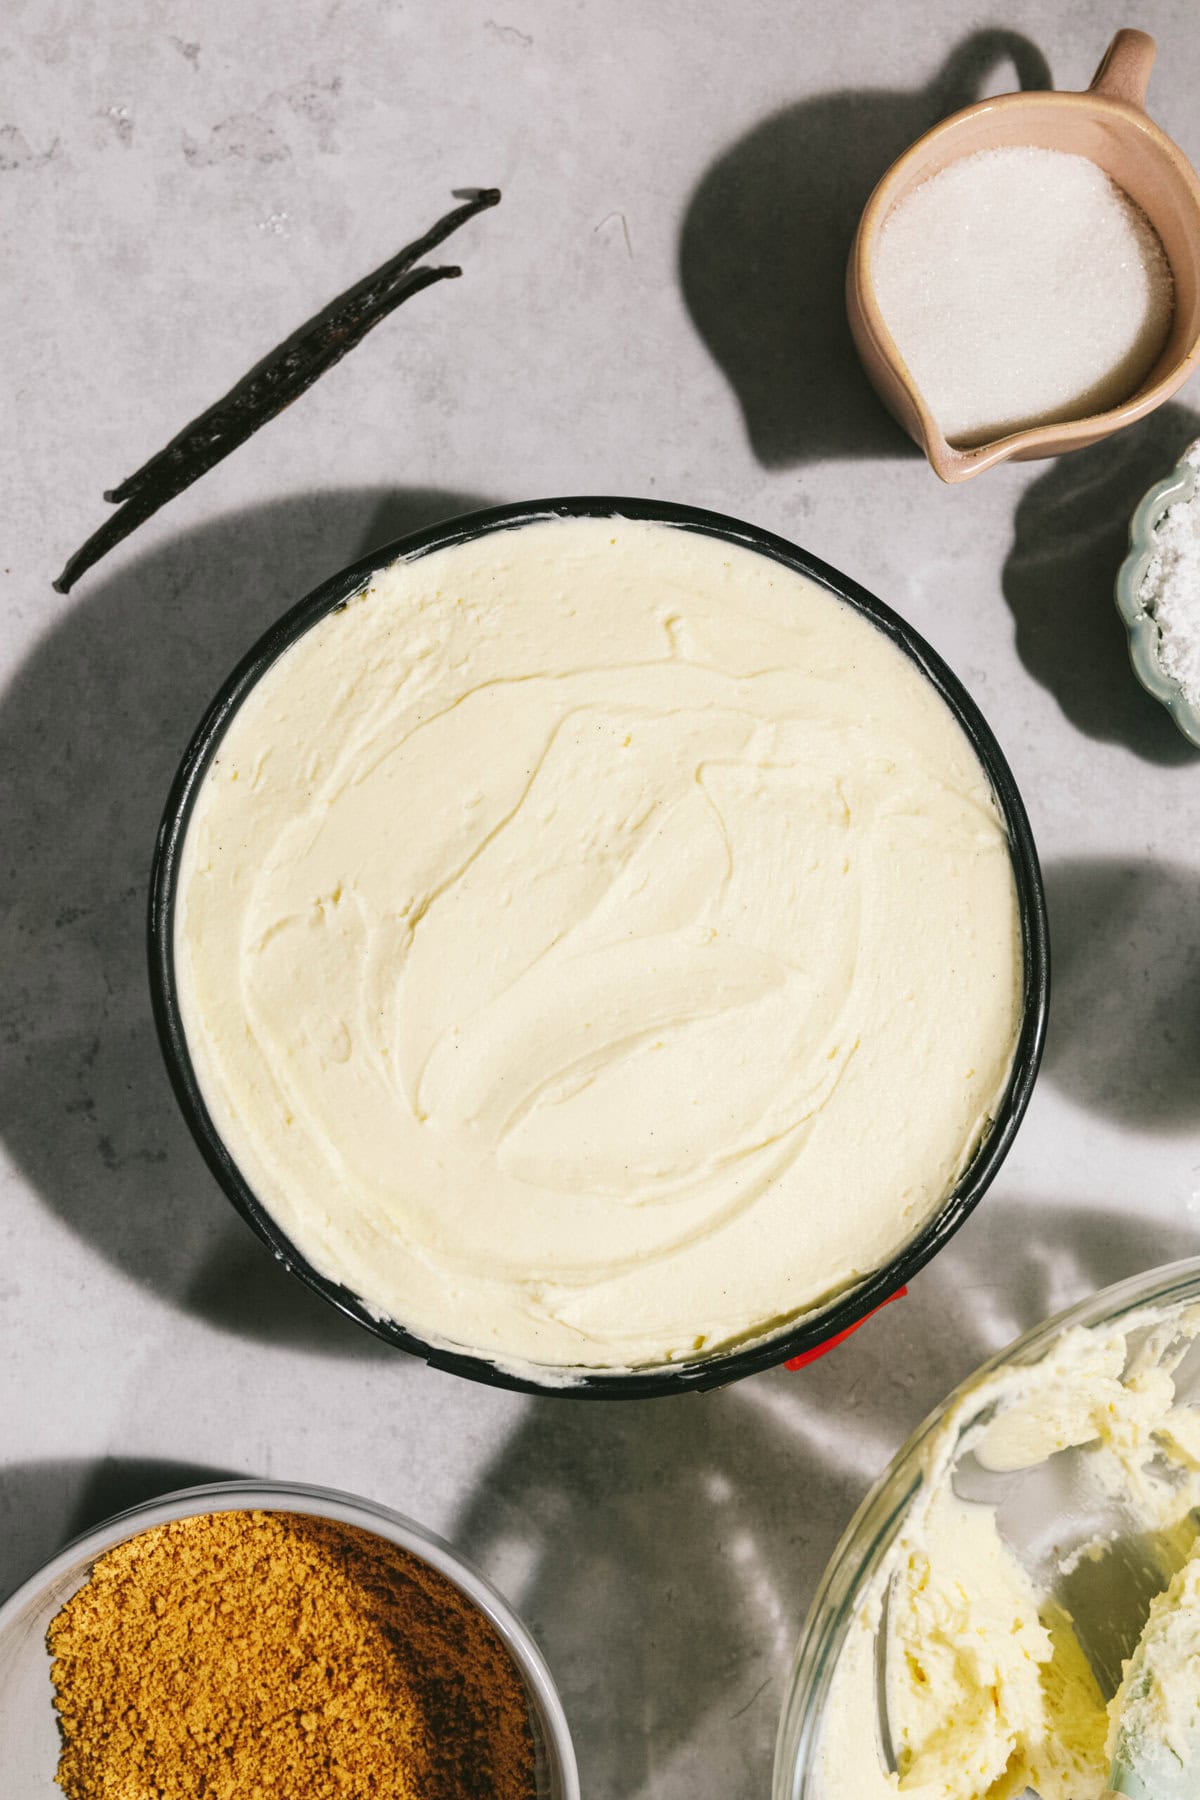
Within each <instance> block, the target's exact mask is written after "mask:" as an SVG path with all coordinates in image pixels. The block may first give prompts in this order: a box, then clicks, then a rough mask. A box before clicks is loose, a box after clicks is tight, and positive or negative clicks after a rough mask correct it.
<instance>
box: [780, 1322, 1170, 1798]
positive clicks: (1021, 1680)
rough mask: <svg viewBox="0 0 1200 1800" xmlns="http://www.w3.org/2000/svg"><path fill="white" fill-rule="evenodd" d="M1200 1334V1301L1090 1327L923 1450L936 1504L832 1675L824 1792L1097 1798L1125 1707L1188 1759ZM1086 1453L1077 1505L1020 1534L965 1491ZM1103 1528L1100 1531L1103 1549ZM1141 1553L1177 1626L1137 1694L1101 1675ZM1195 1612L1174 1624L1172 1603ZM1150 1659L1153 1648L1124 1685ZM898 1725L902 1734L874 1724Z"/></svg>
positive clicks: (922, 1505) (905, 1529) (888, 1567)
mask: <svg viewBox="0 0 1200 1800" xmlns="http://www.w3.org/2000/svg"><path fill="white" fill-rule="evenodd" d="M1198 1335H1200V1310H1197V1309H1190V1310H1189V1311H1188V1312H1186V1313H1184V1314H1182V1315H1180V1314H1179V1313H1175V1314H1171V1315H1168V1316H1165V1317H1163V1316H1157V1315H1153V1314H1144V1315H1138V1316H1135V1317H1133V1318H1131V1319H1129V1320H1128V1321H1127V1322H1125V1323H1124V1324H1123V1326H1122V1327H1121V1328H1120V1329H1111V1328H1110V1329H1106V1330H1100V1329H1096V1330H1085V1329H1082V1328H1079V1329H1076V1330H1073V1331H1070V1332H1068V1333H1067V1334H1065V1335H1064V1337H1063V1338H1062V1339H1061V1340H1059V1341H1058V1343H1056V1344H1055V1345H1054V1346H1053V1348H1052V1349H1051V1351H1050V1352H1049V1353H1048V1354H1047V1356H1046V1357H1045V1358H1044V1359H1043V1360H1042V1361H1041V1362H1039V1363H1037V1364H1034V1365H1033V1366H1031V1367H1030V1366H1027V1367H1012V1366H1010V1367H1008V1368H1006V1369H1004V1370H1003V1371H1002V1372H1001V1373H999V1374H996V1375H992V1376H988V1377H985V1378H983V1379H982V1380H981V1381H980V1382H978V1383H976V1384H974V1385H972V1386H970V1387H968V1388H967V1389H966V1390H965V1392H964V1393H963V1394H962V1395H961V1396H960V1397H959V1399H958V1400H957V1401H956V1402H955V1404H954V1406H953V1407H952V1409H951V1411H950V1413H949V1414H948V1416H947V1418H946V1419H945V1421H944V1422H943V1423H942V1425H941V1426H940V1427H939V1428H938V1430H937V1431H936V1432H935V1433H934V1435H933V1436H932V1437H931V1439H930V1440H929V1441H928V1443H927V1445H926V1447H925V1451H924V1455H923V1457H922V1470H921V1474H922V1482H921V1487H920V1490H919V1492H918V1495H917V1498H916V1500H915V1502H914V1503H913V1505H912V1507H911V1509H910V1511H909V1513H908V1515H907V1517H906V1518H905V1520H904V1523H903V1525H902V1527H901V1529H900V1532H899V1534H898V1536H897V1538H896V1540H895V1542H894V1544H893V1545H892V1547H891V1549H890V1551H889V1552H888V1554H887V1556H886V1557H885V1559H884V1561H883V1564H882V1566H881V1568H880V1570H879V1571H878V1573H877V1575H876V1576H875V1578H874V1580H873V1581H872V1583H871V1586H870V1588H869V1591H868V1592H867V1594H866V1596H865V1597H864V1599H863V1601H862V1602H861V1604H860V1606H859V1609H858V1612H857V1614H856V1616H855V1619H854V1622H853V1624H852V1625H851V1628H850V1631H849V1634H848V1637H847V1639H846V1642H845V1645H844V1648H843V1651H842V1653H841V1656H840V1659H839V1662H838V1665H837V1668H836V1670H835V1673H834V1678H833V1684H832V1687H831V1691H830V1695H829V1700H828V1705H827V1711H826V1716H825V1725H824V1731H823V1737H822V1742H821V1746H820V1752H819V1777H818V1779H817V1782H816V1789H815V1791H816V1793H817V1794H819V1795H820V1797H821V1800H835V1796H836V1797H838V1800H841V1797H842V1796H845V1795H848V1794H853V1795H854V1796H855V1800H886V1797H887V1796H889V1795H896V1794H903V1795H907V1796H911V1797H912V1800H1017V1797H1018V1796H1020V1795H1023V1794H1024V1793H1025V1792H1026V1790H1027V1789H1029V1790H1031V1791H1032V1792H1033V1793H1035V1794H1037V1795H1038V1796H1039V1797H1040V1800H1100V1797H1101V1796H1102V1795H1104V1794H1106V1793H1107V1791H1108V1774H1109V1766H1110V1760H1111V1757H1112V1753H1113V1746H1114V1742H1115V1738H1116V1724H1117V1720H1118V1718H1119V1717H1121V1716H1122V1715H1123V1716H1124V1721H1125V1729H1126V1730H1127V1731H1128V1730H1133V1731H1134V1732H1139V1731H1140V1732H1141V1733H1142V1734H1143V1736H1144V1737H1149V1738H1154V1739H1156V1740H1157V1741H1165V1742H1167V1743H1168V1744H1176V1745H1181V1746H1182V1747H1183V1753H1184V1754H1187V1752H1188V1748H1189V1746H1188V1744H1187V1742H1186V1740H1185V1728H1186V1727H1188V1726H1191V1725H1192V1724H1193V1722H1194V1719H1195V1712H1196V1695H1197V1685H1198V1683H1197V1666H1198V1664H1197V1660H1196V1658H1197V1654H1198V1651H1197V1646H1198V1644H1200V1627H1198V1626H1197V1621H1196V1616H1195V1614H1194V1612H1189V1607H1188V1601H1189V1598H1190V1597H1194V1596H1195V1595H1196V1594H1197V1593H1200V1585H1198V1584H1200V1563H1197V1562H1196V1561H1195V1560H1194V1555H1195V1552H1196V1550H1197V1525H1196V1520H1195V1516H1194V1509H1195V1508H1196V1507H1197V1505H1198V1504H1200V1410H1198V1409H1197V1408H1196V1407H1195V1406H1193V1405H1189V1404H1184V1403H1183V1402H1182V1401H1181V1400H1180V1398H1179V1396H1178V1395H1177V1393H1176V1374H1177V1371H1178V1367H1179V1364H1180V1363H1181V1362H1182V1360H1183V1358H1184V1357H1185V1355H1186V1354H1187V1353H1188V1351H1189V1350H1190V1349H1191V1347H1192V1345H1193V1344H1194V1343H1195V1340H1196V1338H1197V1336H1198ZM1193 1383H1194V1378H1193ZM1069 1450H1076V1451H1080V1450H1081V1451H1083V1452H1084V1453H1085V1454H1084V1456H1083V1458H1082V1461H1081V1463H1080V1465H1079V1467H1078V1468H1077V1469H1075V1471H1074V1472H1073V1473H1072V1474H1071V1475H1070V1476H1069V1477H1068V1478H1067V1479H1068V1481H1069V1483H1070V1484H1071V1485H1070V1487H1069V1495H1070V1504H1069V1505H1067V1504H1063V1505H1062V1507H1061V1513H1056V1512H1055V1510H1054V1508H1053V1507H1045V1508H1044V1511H1043V1513H1042V1516H1041V1517H1040V1518H1039V1517H1038V1515H1037V1510H1036V1502H1035V1507H1034V1512H1033V1516H1032V1518H1031V1517H1030V1516H1029V1507H1028V1504H1027V1505H1026V1516H1025V1517H1024V1520H1023V1523H1022V1524H1020V1525H1019V1526H1018V1527H1017V1529H1016V1533H1015V1536H1014V1524H1013V1520H1014V1519H1020V1514H1019V1513H1018V1512H1016V1511H1014V1512H1013V1513H1012V1516H1011V1517H1009V1516H1007V1515H1006V1516H1005V1517H1004V1518H1002V1516H1001V1511H1000V1505H1001V1503H1000V1501H999V1500H998V1499H997V1501H996V1502H993V1503H987V1502H984V1501H981V1500H980V1499H979V1498H978V1497H964V1494H963V1492H962V1491H960V1490H961V1489H962V1485H963V1475H962V1471H963V1470H964V1469H966V1468H968V1467H970V1468H971V1469H972V1471H973V1474H972V1476H971V1478H970V1479H969V1480H968V1483H967V1487H968V1489H969V1487H970V1485H971V1481H974V1482H975V1483H977V1482H978V1480H979V1472H980V1470H983V1471H985V1472H990V1473H991V1475H992V1476H993V1477H995V1476H1004V1475H1006V1474H1007V1475H1011V1474H1012V1473H1013V1472H1015V1471H1029V1470H1036V1469H1044V1468H1045V1467H1046V1465H1047V1463H1048V1459H1049V1458H1051V1457H1052V1456H1054V1455H1055V1454H1056V1453H1057V1452H1060V1451H1069ZM997 1491H998V1493H999V1492H1000V1490H997ZM1039 1491H1041V1490H1039ZM1043 1504H1044V1503H1043ZM1009 1506H1010V1507H1011V1506H1012V1501H1011V1499H1010V1501H1009ZM1090 1520H1103V1525H1102V1527H1101V1528H1099V1529H1097V1530H1096V1531H1095V1532H1094V1535H1090V1536H1089V1521H1090ZM1114 1521H1115V1522H1116V1523H1115V1524H1114ZM1016 1537H1019V1538H1020V1540H1021V1541H1020V1543H1018V1542H1017V1541H1015V1539H1016ZM1043 1539H1045V1540H1047V1541H1045V1542H1043V1541H1042V1540H1043ZM1131 1556H1132V1557H1134V1558H1135V1559H1136V1560H1137V1563H1138V1564H1139V1565H1141V1566H1143V1567H1144V1570H1145V1573H1144V1575H1143V1581H1146V1580H1150V1581H1157V1582H1158V1584H1159V1585H1160V1586H1161V1587H1162V1588H1163V1589H1164V1590H1165V1592H1164V1594H1163V1595H1162V1597H1160V1599H1158V1600H1156V1601H1155V1602H1154V1603H1153V1605H1152V1607H1151V1614H1150V1620H1151V1623H1150V1624H1148V1625H1147V1627H1146V1630H1147V1631H1149V1630H1150V1629H1151V1628H1152V1626H1153V1624H1154V1621H1155V1620H1158V1621H1159V1624H1158V1627H1157V1629H1158V1634H1159V1637H1160V1638H1161V1639H1162V1640H1163V1644H1164V1648H1163V1649H1160V1651H1159V1653H1158V1655H1157V1656H1156V1658H1155V1668H1156V1672H1157V1679H1156V1680H1155V1682H1154V1684H1153V1685H1152V1687H1147V1689H1146V1691H1145V1693H1144V1694H1142V1693H1141V1692H1140V1690H1139V1698H1138V1700H1137V1702H1136V1703H1130V1702H1129V1701H1128V1695H1129V1682H1128V1679H1127V1680H1126V1682H1124V1683H1122V1685H1121V1686H1120V1687H1119V1688H1118V1689H1117V1691H1116V1692H1115V1693H1113V1692H1111V1691H1110V1692H1109V1693H1108V1694H1106V1692H1105V1691H1104V1689H1102V1687H1101V1684H1100V1680H1099V1679H1098V1670H1100V1672H1101V1673H1102V1669H1101V1664H1102V1663H1103V1661H1104V1660H1109V1661H1111V1660H1112V1653H1111V1648H1110V1646H1109V1645H1108V1644H1107V1641H1106V1639H1105V1635H1104V1622H1105V1619H1106V1616H1109V1615H1111V1616H1112V1617H1115V1618H1117V1619H1119V1620H1122V1621H1123V1620H1124V1618H1125V1616H1126V1615H1127V1614H1128V1615H1129V1616H1132V1614H1131V1612H1130V1607H1129V1589H1128V1583H1129V1569H1130V1566H1131V1564H1130V1561H1129V1558H1130V1557H1131ZM1189 1557H1191V1558H1192V1560H1188V1558H1189ZM1181 1564H1182V1567H1180V1565H1181ZM1173 1570H1177V1571H1178V1572H1177V1573H1175V1574H1174V1578H1173V1579H1172V1571H1173ZM1068 1597H1070V1598H1071V1599H1072V1600H1073V1601H1074V1602H1075V1603H1076V1605H1077V1610H1079V1612H1080V1618H1079V1619H1078V1620H1077V1619H1076V1618H1073V1617H1072V1614H1071V1612H1070V1611H1069V1610H1068V1606H1067V1604H1066V1601H1067V1599H1068ZM1176 1607H1177V1608H1178V1612H1177V1614H1176V1612H1175V1611H1172V1612H1171V1626H1170V1629H1169V1630H1166V1629H1164V1622H1163V1614H1164V1611H1165V1610H1166V1609H1169V1608H1176ZM1084 1612H1086V1617H1084V1616H1083V1614H1084ZM1098 1620H1099V1621H1100V1624H1099V1626H1098V1625H1097V1621H1098ZM881 1652H882V1655H881ZM1137 1664H1138V1657H1137V1655H1136V1653H1135V1655H1134V1657H1133V1658H1131V1659H1130V1661H1129V1662H1127V1663H1126V1664H1125V1669H1126V1673H1127V1676H1128V1671H1129V1670H1130V1669H1131V1668H1135V1669H1136V1667H1137ZM1118 1674H1119V1670H1118ZM1107 1685H1108V1687H1109V1688H1110V1689H1111V1686H1112V1683H1109V1684H1107ZM1127 1704H1128V1705H1130V1708H1131V1710H1129V1711H1125V1710H1124V1709H1125V1708H1126V1707H1127ZM881 1712H882V1714H883V1715H884V1718H885V1721H886V1727H885V1726H884V1725H883V1724H881V1725H880V1727H879V1728H878V1729H876V1728H875V1727H874V1723H873V1722H874V1721H875V1720H877V1719H879V1718H880V1715H881ZM864 1720H865V1721H868V1722H869V1723H868V1724H867V1726H866V1728H865V1729H864ZM885 1728H886V1739H885ZM887 1740H890V1741H887ZM1197 1778H1198V1779H1200V1770H1198V1771H1197ZM806 1791H807V1790H806Z"/></svg>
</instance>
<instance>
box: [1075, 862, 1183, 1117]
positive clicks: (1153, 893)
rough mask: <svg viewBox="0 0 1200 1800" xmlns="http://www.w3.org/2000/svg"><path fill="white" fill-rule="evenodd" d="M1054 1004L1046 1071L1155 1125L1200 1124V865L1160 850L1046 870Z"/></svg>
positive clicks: (1106, 1112) (1103, 1106)
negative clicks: (1156, 854) (1171, 858)
mask: <svg viewBox="0 0 1200 1800" xmlns="http://www.w3.org/2000/svg"><path fill="white" fill-rule="evenodd" d="M1046 894H1047V903H1048V908H1049V913H1050V944H1051V962H1052V966H1053V969H1054V1001H1053V1004H1052V1006H1051V1008H1050V1024H1049V1030H1048V1032H1047V1036H1046V1064H1045V1069H1044V1072H1043V1073H1044V1079H1046V1080H1047V1081H1050V1082H1052V1083H1053V1084H1054V1085H1055V1086H1056V1087H1058V1088H1060V1089H1061V1090H1062V1092H1063V1093H1065V1094H1067V1095H1069V1096H1070V1098H1071V1099H1072V1100H1075V1101H1077V1102H1079V1103H1080V1104H1081V1105H1083V1106H1086V1107H1087V1108H1088V1109H1089V1110H1090V1111H1092V1112H1094V1113H1098V1114H1100V1115H1101V1116H1102V1117H1104V1118H1108V1119H1113V1120H1116V1121H1118V1122H1120V1123H1122V1124H1125V1125H1133V1126H1137V1127H1140V1128H1141V1129H1142V1130H1145V1131H1161V1132H1175V1131H1180V1130H1187V1129H1189V1128H1190V1127H1194V1126H1195V1125H1197V1124H1200V930H1198V926H1200V874H1198V873H1197V871H1196V870H1195V869H1194V868H1189V867H1187V865H1186V864H1183V863H1171V862H1161V861H1156V860H1154V859H1153V858H1149V857H1141V858H1136V859H1134V858H1122V857H1095V858H1079V859H1076V860H1071V861H1064V862H1059V863H1051V864H1050V865H1049V866H1048V867H1047V869H1046Z"/></svg>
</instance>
